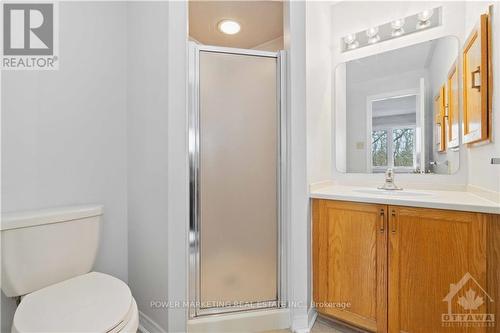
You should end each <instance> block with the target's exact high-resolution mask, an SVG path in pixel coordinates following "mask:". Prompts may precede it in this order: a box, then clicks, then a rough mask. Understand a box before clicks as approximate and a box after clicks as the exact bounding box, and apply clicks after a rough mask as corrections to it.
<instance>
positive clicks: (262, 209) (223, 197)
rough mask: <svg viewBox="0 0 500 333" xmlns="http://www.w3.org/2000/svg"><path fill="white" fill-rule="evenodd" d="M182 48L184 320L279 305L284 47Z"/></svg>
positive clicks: (282, 283)
mask: <svg viewBox="0 0 500 333" xmlns="http://www.w3.org/2000/svg"><path fill="white" fill-rule="evenodd" d="M189 56H190V59H189V65H190V66H189V91H190V107H189V109H190V110H189V160H190V161H189V163H190V225H189V261H190V262H189V270H190V271H189V278H190V281H189V298H190V318H196V317H200V316H204V315H210V314H220V313H228V312H235V311H244V310H250V309H272V308H280V307H284V306H286V297H285V292H284V290H285V284H286V281H285V279H284V274H283V272H284V271H285V265H286V260H285V258H286V253H285V250H284V249H285V244H284V237H283V233H284V232H285V230H284V229H285V228H284V223H283V221H284V212H285V209H284V208H285V207H284V206H285V202H286V200H285V198H284V193H286V192H285V191H284V188H285V186H286V181H285V179H286V177H285V176H286V175H285V172H286V163H285V162H286V149H285V147H286V131H285V128H286V126H285V124H286V118H285V112H284V110H285V108H284V98H282V96H283V95H284V86H283V85H284V70H283V69H284V53H283V52H265V51H258V50H247V49H233V48H223V47H213V46H201V45H196V44H194V43H191V44H190V52H189Z"/></svg>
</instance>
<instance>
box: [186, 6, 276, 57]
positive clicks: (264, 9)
mask: <svg viewBox="0 0 500 333" xmlns="http://www.w3.org/2000/svg"><path fill="white" fill-rule="evenodd" d="M223 19H232V20H235V21H238V23H240V25H241V30H240V32H239V33H237V34H235V35H226V34H223V33H222V32H220V31H219V30H218V29H217V24H218V23H219V22H220V21H221V20H223ZM189 35H190V36H191V38H193V39H195V40H197V41H198V42H200V43H202V44H207V45H218V46H228V47H239V48H253V47H255V46H257V45H260V44H263V43H265V42H268V41H270V40H273V39H276V38H279V37H282V36H283V3H282V2H281V1H189Z"/></svg>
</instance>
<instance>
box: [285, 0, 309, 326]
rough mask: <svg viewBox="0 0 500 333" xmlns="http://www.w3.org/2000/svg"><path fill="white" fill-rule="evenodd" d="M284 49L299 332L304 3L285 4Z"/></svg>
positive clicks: (304, 313)
mask: <svg viewBox="0 0 500 333" xmlns="http://www.w3.org/2000/svg"><path fill="white" fill-rule="evenodd" d="M285 49H286V50H287V75H288V78H287V85H288V86H287V99H286V105H287V112H288V114H287V117H288V119H287V130H288V132H287V149H288V155H289V156H288V173H287V174H288V177H287V178H288V182H287V187H288V189H289V190H288V193H287V194H288V196H287V199H286V200H287V205H286V206H287V214H286V217H285V221H288V223H289V224H288V226H287V227H288V228H287V229H288V230H287V231H288V235H287V237H285V238H286V241H287V242H288V244H287V245H288V246H287V253H288V274H287V282H288V283H287V286H288V300H289V301H290V302H291V304H292V305H291V308H290V314H291V326H292V327H291V329H292V331H294V332H303V331H305V330H307V328H308V325H309V320H310V317H309V314H310V313H312V312H311V311H309V310H310V308H309V303H308V300H310V288H309V286H310V271H311V270H310V254H311V246H310V223H309V210H308V207H309V198H308V195H307V146H306V145H307V142H306V141H307V140H306V132H307V127H306V126H307V125H306V124H307V117H306V4H305V2H303V1H301V2H299V1H290V2H287V3H286V5H285Z"/></svg>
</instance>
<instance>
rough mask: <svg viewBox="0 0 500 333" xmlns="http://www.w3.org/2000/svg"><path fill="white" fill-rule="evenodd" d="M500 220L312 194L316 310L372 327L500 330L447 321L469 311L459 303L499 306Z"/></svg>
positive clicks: (418, 332) (486, 308)
mask: <svg viewBox="0 0 500 333" xmlns="http://www.w3.org/2000/svg"><path fill="white" fill-rule="evenodd" d="M495 219H496V222H495V221H494V220H495ZM490 222H491V223H490ZM499 222H500V218H499V217H498V216H497V215H490V214H481V213H471V212H459V211H448V210H440V209H427V208H412V207H403V206H390V205H381V204H369V203H353V202H345V201H334V200H323V199H313V299H314V302H315V304H316V307H317V311H318V312H319V313H320V314H323V315H326V316H330V317H333V318H335V319H337V320H341V321H344V322H346V323H348V324H351V325H354V326H357V327H359V328H362V329H364V330H367V331H372V332H391V333H392V332H409V333H428V332H433V333H440V332H448V333H449V332H454V333H456V332H499V329H500V328H499V326H500V325H497V327H496V328H494V327H493V328H492V327H489V328H488V327H474V328H470V327H469V328H466V327H459V326H456V325H457V323H451V324H452V325H454V326H452V327H449V324H450V323H449V322H447V321H446V320H445V322H443V318H446V317H443V316H446V315H447V314H448V313H451V314H460V313H468V312H469V310H464V307H463V306H462V305H460V304H459V302H462V304H463V305H464V306H467V304H469V305H470V306H471V307H475V306H477V307H476V308H475V309H474V311H473V312H474V313H496V312H497V310H498V306H497V305H496V303H495V302H492V300H493V299H500V295H499V292H498V289H499V288H500V286H499V284H500V272H499V270H498V262H499V261H500V260H499V258H500V250H499V245H498V242H499V241H500V227H499V226H498V224H499ZM488 228H489V229H491V230H490V232H489V233H488ZM488 240H490V241H488ZM469 290H473V291H474V293H475V294H474V295H473V296H474V297H472V296H471V294H469V295H467V294H466V293H467V292H468V291H469ZM487 293H488V294H487ZM477 297H480V298H481V301H482V303H481V301H479V299H478V298H477ZM497 297H498V298H497ZM339 302H349V303H350V307H347V308H346V309H339V308H337V307H336V304H337V303H339ZM467 302H472V303H467ZM474 302H476V303H474ZM466 303H467V304H466ZM479 303H481V304H479ZM495 306H497V308H495ZM497 316H498V314H497ZM447 325H448V326H447ZM488 330H490V331H488Z"/></svg>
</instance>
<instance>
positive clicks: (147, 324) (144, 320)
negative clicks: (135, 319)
mask: <svg viewBox="0 0 500 333" xmlns="http://www.w3.org/2000/svg"><path fill="white" fill-rule="evenodd" d="M139 332H141V333H167V332H166V331H165V330H164V329H163V328H161V327H160V325H158V324H157V323H156V322H155V321H154V320H153V319H151V318H149V317H148V316H147V315H145V314H144V313H142V312H141V311H139Z"/></svg>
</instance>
